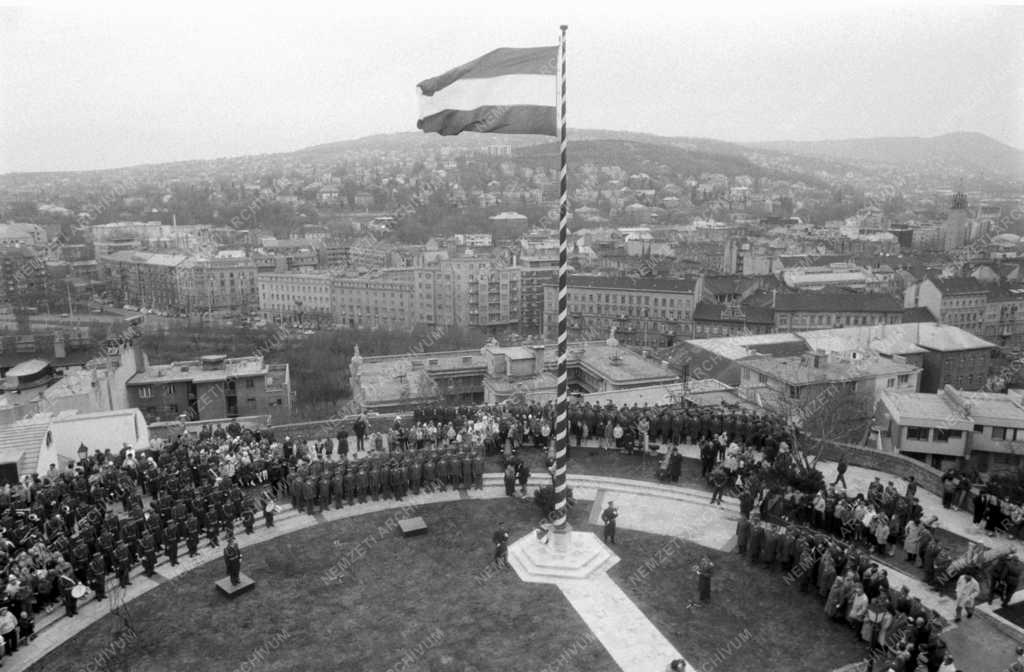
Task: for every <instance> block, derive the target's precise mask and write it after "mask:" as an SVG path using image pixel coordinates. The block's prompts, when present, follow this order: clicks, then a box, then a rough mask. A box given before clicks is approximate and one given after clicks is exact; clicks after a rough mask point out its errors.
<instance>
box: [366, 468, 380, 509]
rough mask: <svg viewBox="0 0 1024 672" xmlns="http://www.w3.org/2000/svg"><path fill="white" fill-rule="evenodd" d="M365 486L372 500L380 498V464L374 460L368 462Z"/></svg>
mask: <svg viewBox="0 0 1024 672" xmlns="http://www.w3.org/2000/svg"><path fill="white" fill-rule="evenodd" d="M367 477H368V480H367V487H368V488H369V492H370V497H372V498H373V501H375V502H376V501H377V500H378V499H380V465H379V464H377V463H376V462H371V463H370V468H369V470H368V472H367Z"/></svg>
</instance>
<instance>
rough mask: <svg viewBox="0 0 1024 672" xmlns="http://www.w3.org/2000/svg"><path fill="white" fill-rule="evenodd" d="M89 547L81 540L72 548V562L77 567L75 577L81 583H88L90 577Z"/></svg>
mask: <svg viewBox="0 0 1024 672" xmlns="http://www.w3.org/2000/svg"><path fill="white" fill-rule="evenodd" d="M89 561H90V558H89V547H88V546H86V545H85V542H83V541H81V540H79V542H78V543H77V544H75V547H74V548H73V549H72V550H71V564H72V566H73V567H74V568H75V578H76V579H78V582H79V583H86V582H87V580H88V578H89Z"/></svg>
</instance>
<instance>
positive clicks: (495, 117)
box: [416, 46, 558, 135]
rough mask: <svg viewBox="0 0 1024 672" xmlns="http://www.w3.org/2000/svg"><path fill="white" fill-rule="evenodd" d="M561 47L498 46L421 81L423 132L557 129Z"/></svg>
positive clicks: (547, 131)
mask: <svg viewBox="0 0 1024 672" xmlns="http://www.w3.org/2000/svg"><path fill="white" fill-rule="evenodd" d="M557 72H558V47H557V46H554V47H531V48H528V49H511V48H502V49H495V50H494V51H492V52H489V53H487V54H484V55H483V56H481V57H480V58H478V59H476V60H475V61H470V62H469V63H466V64H465V65H460V66H458V67H457V68H452V69H451V70H449V71H448V72H446V73H444V74H443V75H439V76H437V77H431V78H430V79H425V80H423V81H422V82H420V83H419V84H418V85H417V89H418V90H419V93H420V118H419V121H417V122H416V126H417V127H418V128H421V129H423V132H424V133H440V134H441V135H458V134H459V133H462V132H463V131H474V132H476V133H533V134H537V135H557V128H556V125H557V124H556V118H555V117H556V113H555V100H556V97H557V90H556V85H557Z"/></svg>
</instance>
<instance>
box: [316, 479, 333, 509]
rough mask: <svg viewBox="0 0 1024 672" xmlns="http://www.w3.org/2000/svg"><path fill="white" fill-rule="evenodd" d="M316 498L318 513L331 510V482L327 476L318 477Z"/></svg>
mask: <svg viewBox="0 0 1024 672" xmlns="http://www.w3.org/2000/svg"><path fill="white" fill-rule="evenodd" d="M317 496H318V497H319V498H320V513H323V512H324V511H325V510H326V509H329V508H331V480H330V478H329V477H328V476H320V479H319V480H318V481H317Z"/></svg>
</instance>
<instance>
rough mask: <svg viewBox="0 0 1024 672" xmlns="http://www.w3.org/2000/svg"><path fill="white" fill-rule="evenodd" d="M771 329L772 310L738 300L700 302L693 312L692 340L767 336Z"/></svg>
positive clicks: (773, 322) (773, 319)
mask: <svg viewBox="0 0 1024 672" xmlns="http://www.w3.org/2000/svg"><path fill="white" fill-rule="evenodd" d="M774 329H775V315H774V311H773V310H772V309H771V308H770V307H769V308H766V307H763V306H748V305H744V304H742V303H740V302H738V301H729V302H726V303H713V302H711V301H701V302H700V303H698V304H697V307H696V308H695V309H694V311H693V338H715V337H718V336H746V335H748V334H768V333H771V332H772V331H773V330H774Z"/></svg>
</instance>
